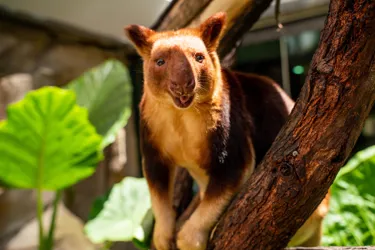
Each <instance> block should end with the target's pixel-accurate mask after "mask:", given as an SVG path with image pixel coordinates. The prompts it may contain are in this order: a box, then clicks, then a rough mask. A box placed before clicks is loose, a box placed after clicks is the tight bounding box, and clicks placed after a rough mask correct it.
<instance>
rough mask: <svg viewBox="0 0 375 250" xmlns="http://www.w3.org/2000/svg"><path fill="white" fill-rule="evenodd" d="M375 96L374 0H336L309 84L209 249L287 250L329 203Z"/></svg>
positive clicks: (227, 213) (221, 225) (224, 220)
mask: <svg viewBox="0 0 375 250" xmlns="http://www.w3.org/2000/svg"><path fill="white" fill-rule="evenodd" d="M374 100H375V2H374V1H366V0H356V1H346V0H334V1H331V4H330V11H329V14H328V17H327V20H326V24H325V27H324V29H323V31H322V33H321V38H320V43H319V47H318V49H317V51H316V53H315V55H314V57H313V60H312V63H311V68H310V71H309V74H308V76H307V79H306V82H305V85H304V87H303V89H302V91H301V94H300V97H299V98H298V100H297V103H296V106H295V108H294V109H293V111H292V113H291V118H290V119H289V120H288V122H287V124H286V125H285V126H284V127H283V129H282V130H281V131H280V133H279V135H278V137H277V138H276V140H275V142H274V143H273V145H272V147H271V149H270V150H269V152H268V153H267V155H266V156H265V158H264V160H263V161H262V163H261V165H260V168H259V170H258V171H257V172H255V173H254V174H253V176H252V177H251V178H250V180H249V181H248V182H247V183H246V185H245V187H244V188H243V189H242V191H241V192H240V194H239V195H238V196H237V198H236V199H235V200H234V201H233V202H232V204H231V205H230V207H229V208H228V210H227V212H226V213H225V214H224V216H222V218H221V219H220V221H219V223H218V225H217V228H216V230H215V232H214V235H213V237H212V239H211V241H210V244H209V247H208V249H237V250H241V249H247V250H249V249H257V250H258V249H262V250H267V249H270V250H271V249H272V250H274V249H282V248H284V247H285V246H286V245H287V243H288V241H289V240H290V238H291V237H292V236H293V235H294V234H295V232H296V231H297V229H298V228H299V227H300V226H301V225H302V224H303V223H304V221H305V220H306V219H307V218H308V217H309V216H310V215H311V214H312V212H313V211H314V210H315V208H316V207H317V206H318V204H319V203H320V202H321V201H322V199H323V197H324V196H325V194H326V192H327V190H328V188H329V186H330V185H331V184H332V182H333V180H334V178H335V176H336V174H337V173H338V171H339V170H340V168H341V166H342V165H343V163H344V161H345V160H346V159H347V157H348V155H349V153H350V152H351V150H352V148H353V146H354V144H355V142H356V140H357V138H358V136H359V134H360V132H361V129H362V127H363V124H364V121H365V119H366V118H367V116H368V113H369V111H370V109H371V108H372V106H373V104H374Z"/></svg>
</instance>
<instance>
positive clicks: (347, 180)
mask: <svg viewBox="0 0 375 250" xmlns="http://www.w3.org/2000/svg"><path fill="white" fill-rule="evenodd" d="M374 181H375V146H372V147H369V148H367V149H365V150H363V151H361V152H358V153H357V154H356V155H355V156H354V157H353V158H352V159H350V161H349V162H348V163H347V164H346V166H344V167H343V168H342V170H341V171H340V173H339V175H338V176H337V177H336V180H335V182H334V184H333V185H332V187H331V200H330V212H329V214H328V215H327V217H326V218H325V220H324V237H323V244H324V245H327V246H366V245H375V188H374Z"/></svg>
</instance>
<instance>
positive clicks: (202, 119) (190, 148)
mask: <svg viewBox="0 0 375 250" xmlns="http://www.w3.org/2000/svg"><path fill="white" fill-rule="evenodd" d="M144 116H146V119H147V121H148V126H149V129H150V132H151V140H152V142H153V143H154V144H155V146H156V147H157V148H158V149H159V151H160V152H161V153H162V154H163V156H164V157H166V158H168V159H170V160H172V161H173V162H174V164H175V165H176V166H181V167H186V168H194V167H197V166H200V165H201V164H202V161H203V160H204V157H205V155H206V153H207V145H208V142H207V140H208V138H207V134H208V129H207V124H208V121H209V119H207V117H206V116H205V115H203V114H202V113H200V112H197V110H194V109H187V110H178V109H175V108H174V107H165V106H164V107H158V105H154V106H153V107H152V108H149V109H147V110H144Z"/></svg>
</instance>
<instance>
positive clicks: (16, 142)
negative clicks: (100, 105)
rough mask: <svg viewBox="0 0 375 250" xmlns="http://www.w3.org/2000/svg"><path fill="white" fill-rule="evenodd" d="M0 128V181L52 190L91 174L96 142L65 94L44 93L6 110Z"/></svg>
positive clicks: (37, 92)
mask: <svg viewBox="0 0 375 250" xmlns="http://www.w3.org/2000/svg"><path fill="white" fill-rule="evenodd" d="M7 116H8V118H7V120H4V121H2V122H1V123H0V179H1V180H2V181H3V182H5V183H7V184H9V185H11V186H14V187H19V188H38V189H49V190H56V189H61V188H64V187H67V186H69V185H72V184H74V183H75V182H77V181H79V180H80V179H82V178H85V177H87V176H89V175H91V174H92V173H93V172H94V171H95V167H96V165H97V163H98V161H99V160H100V159H101V158H102V153H101V150H100V144H101V141H102V138H101V136H100V135H98V134H97V133H96V132H95V128H94V127H93V126H92V125H91V124H90V123H89V121H88V118H87V111H86V110H85V109H84V108H81V107H79V106H78V105H77V104H76V100H75V94H74V92H73V91H70V90H63V89H59V88H55V87H45V88H41V89H39V90H35V91H31V92H29V93H28V94H27V95H26V96H25V98H24V99H23V100H21V101H19V102H17V103H14V104H11V105H10V106H9V107H8V109H7Z"/></svg>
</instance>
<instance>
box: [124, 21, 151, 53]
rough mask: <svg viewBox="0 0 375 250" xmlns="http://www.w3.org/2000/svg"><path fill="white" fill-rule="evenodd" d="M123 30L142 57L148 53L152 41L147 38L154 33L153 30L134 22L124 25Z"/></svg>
mask: <svg viewBox="0 0 375 250" xmlns="http://www.w3.org/2000/svg"><path fill="white" fill-rule="evenodd" d="M124 31H125V35H126V36H127V37H128V38H129V39H130V41H132V43H133V44H134V46H135V48H136V50H137V52H138V53H139V54H140V55H141V56H142V57H145V56H148V55H150V53H151V47H152V42H151V41H150V39H149V38H150V37H151V36H152V35H153V34H155V33H156V32H155V31H153V30H152V29H149V28H146V27H144V26H141V25H135V24H133V25H128V26H126V27H125V28H124Z"/></svg>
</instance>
